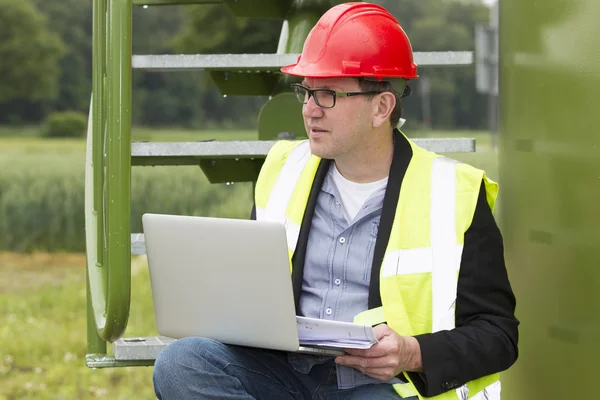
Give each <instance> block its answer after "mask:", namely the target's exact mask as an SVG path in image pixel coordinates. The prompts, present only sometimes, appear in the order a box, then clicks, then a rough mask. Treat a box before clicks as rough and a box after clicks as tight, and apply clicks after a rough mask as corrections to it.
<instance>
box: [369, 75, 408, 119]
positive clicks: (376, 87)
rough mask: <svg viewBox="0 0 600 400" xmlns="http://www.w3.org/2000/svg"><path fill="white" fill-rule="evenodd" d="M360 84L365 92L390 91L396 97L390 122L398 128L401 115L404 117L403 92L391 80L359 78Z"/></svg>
mask: <svg viewBox="0 0 600 400" xmlns="http://www.w3.org/2000/svg"><path fill="white" fill-rule="evenodd" d="M358 85H359V86H360V90H362V91H364V92H367V91H375V92H390V93H392V94H393V95H394V96H395V97H396V106H395V107H394V109H393V110H392V113H391V114H390V124H391V125H392V129H394V128H396V126H397V125H398V122H400V117H402V93H398V92H397V91H395V90H394V87H393V86H392V83H391V82H390V81H374V80H371V79H365V78H358Z"/></svg>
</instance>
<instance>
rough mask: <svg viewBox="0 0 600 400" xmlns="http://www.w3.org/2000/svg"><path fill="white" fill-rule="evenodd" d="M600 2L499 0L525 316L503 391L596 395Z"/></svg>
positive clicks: (505, 212) (537, 398)
mask: <svg viewBox="0 0 600 400" xmlns="http://www.w3.org/2000/svg"><path fill="white" fill-rule="evenodd" d="M598 21H600V2H598V1H597V0H572V1H564V0H546V1H543V2H536V1H523V0H501V1H500V30H499V32H500V134H499V138H500V143H499V146H500V147H499V157H500V158H499V161H500V178H499V179H500V183H501V209H502V212H501V224H502V229H503V233H504V238H505V245H506V261H507V265H508V268H509V274H510V279H511V282H512V284H513V288H514V290H515V294H516V296H517V317H518V318H519V319H520V320H521V327H520V346H519V348H520V354H519V359H518V360H517V362H516V364H515V365H514V366H513V367H512V368H511V369H510V370H509V371H508V372H506V373H505V374H503V377H504V378H505V379H504V382H505V385H504V387H503V395H504V397H503V398H506V399H511V400H547V399H567V398H577V399H597V398H598V397H600V396H599V395H598V388H597V387H596V380H597V379H598V377H597V374H598V370H599V369H598V360H599V359H600V312H599V311H600V308H599V303H598V298H599V297H600V207H599V205H600V130H599V129H600V128H599V127H600V112H598V110H599V107H598V100H597V99H598V93H600V52H599V51H598V49H599V48H600V25H599V24H598Z"/></svg>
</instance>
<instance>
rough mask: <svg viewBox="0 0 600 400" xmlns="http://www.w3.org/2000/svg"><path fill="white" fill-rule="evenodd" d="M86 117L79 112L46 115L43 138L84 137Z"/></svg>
mask: <svg viewBox="0 0 600 400" xmlns="http://www.w3.org/2000/svg"><path fill="white" fill-rule="evenodd" d="M87 122H88V119H87V116H86V115H85V114H83V113H81V112H79V111H62V112H54V113H52V114H50V115H48V118H47V120H46V127H45V129H44V131H43V136H45V137H48V138H59V137H84V136H85V133H86V127H87Z"/></svg>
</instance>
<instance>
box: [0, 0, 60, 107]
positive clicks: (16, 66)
mask: <svg viewBox="0 0 600 400" xmlns="http://www.w3.org/2000/svg"><path fill="white" fill-rule="evenodd" d="M0 10H2V12H0V76H2V79H0V104H2V103H6V102H8V101H10V100H30V101H37V100H42V99H49V100H52V99H54V98H55V97H56V94H57V90H58V85H57V77H58V73H59V69H58V64H57V63H58V59H59V58H60V56H61V54H62V51H63V44H62V42H61V40H60V38H59V37H58V36H57V35H54V34H52V33H50V32H49V30H48V28H47V24H46V22H47V21H46V20H47V18H46V17H45V16H44V15H43V14H42V13H40V12H39V11H38V10H37V9H36V8H35V7H34V6H33V5H32V3H31V1H29V0H22V1H11V0H0ZM0 107H1V106H0Z"/></svg>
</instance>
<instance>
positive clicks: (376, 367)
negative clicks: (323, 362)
mask: <svg viewBox="0 0 600 400" xmlns="http://www.w3.org/2000/svg"><path fill="white" fill-rule="evenodd" d="M336 363H338V364H340V365H344V366H347V367H351V368H354V369H356V370H358V371H360V372H361V373H363V374H364V375H367V376H370V377H371V378H374V379H376V380H378V381H380V382H387V381H389V380H390V379H391V378H393V377H394V376H395V370H396V363H394V361H393V360H392V359H390V358H389V357H377V358H365V357H354V356H342V357H337V358H336Z"/></svg>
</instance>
